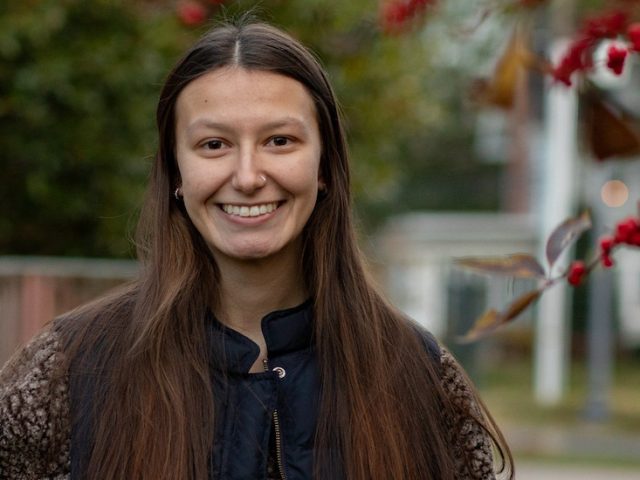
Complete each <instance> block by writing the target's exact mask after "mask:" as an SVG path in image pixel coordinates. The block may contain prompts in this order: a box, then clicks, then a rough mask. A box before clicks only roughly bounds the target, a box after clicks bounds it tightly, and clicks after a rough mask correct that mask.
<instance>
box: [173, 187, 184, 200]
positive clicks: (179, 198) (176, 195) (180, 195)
mask: <svg viewBox="0 0 640 480" xmlns="http://www.w3.org/2000/svg"><path fill="white" fill-rule="evenodd" d="M173 196H174V197H176V200H177V201H178V202H179V201H180V200H182V192H181V191H180V187H178V188H176V191H175V192H173Z"/></svg>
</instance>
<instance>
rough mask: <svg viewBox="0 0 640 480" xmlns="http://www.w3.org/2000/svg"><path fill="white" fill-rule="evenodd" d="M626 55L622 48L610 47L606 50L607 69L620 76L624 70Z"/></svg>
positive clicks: (626, 52) (624, 49) (625, 50)
mask: <svg viewBox="0 0 640 480" xmlns="http://www.w3.org/2000/svg"><path fill="white" fill-rule="evenodd" d="M628 53H629V51H628V50H627V49H626V48H624V47H618V46H617V45H611V46H610V47H609V49H608V50H607V67H609V68H610V69H611V70H612V71H613V73H615V74H616V75H620V74H621V73H622V70H623V69H624V61H625V59H626V58H627V54H628Z"/></svg>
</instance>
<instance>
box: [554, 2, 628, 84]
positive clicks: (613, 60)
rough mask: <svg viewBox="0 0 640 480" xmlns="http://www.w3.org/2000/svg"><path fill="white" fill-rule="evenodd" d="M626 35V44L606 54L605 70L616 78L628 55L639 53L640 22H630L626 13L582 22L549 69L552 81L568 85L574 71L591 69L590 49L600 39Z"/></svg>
mask: <svg viewBox="0 0 640 480" xmlns="http://www.w3.org/2000/svg"><path fill="white" fill-rule="evenodd" d="M625 35H626V37H627V39H628V40H629V43H628V44H627V45H612V46H611V47H609V49H608V51H607V67H608V68H609V69H611V70H612V71H613V72H614V73H615V74H616V75H620V74H621V73H622V71H623V70H624V65H625V60H626V58H627V55H628V54H629V53H630V52H636V53H637V52H640V23H637V22H636V23H629V14H628V13H627V12H625V11H622V10H616V11H613V12H608V13H605V14H603V15H601V16H599V17H594V18H590V19H587V20H585V22H584V23H583V25H582V28H581V29H580V31H579V33H578V36H577V37H576V38H575V39H574V40H573V41H572V42H571V44H570V45H569V48H568V49H567V52H566V53H565V54H564V56H563V57H562V59H561V60H560V62H559V63H558V65H556V66H555V67H554V68H553V69H552V71H551V74H552V76H553V78H554V79H555V80H556V81H558V82H562V83H564V84H565V85H567V86H570V85H571V84H572V81H571V77H572V75H573V74H574V73H575V72H584V71H587V70H589V69H591V68H592V67H593V60H592V55H593V50H594V49H595V47H596V45H597V44H598V43H599V42H600V41H601V40H603V39H607V38H609V39H613V38H618V37H621V36H625Z"/></svg>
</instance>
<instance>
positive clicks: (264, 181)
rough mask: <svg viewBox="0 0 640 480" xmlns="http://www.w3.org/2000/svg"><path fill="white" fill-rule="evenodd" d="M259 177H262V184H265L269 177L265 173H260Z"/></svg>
mask: <svg viewBox="0 0 640 480" xmlns="http://www.w3.org/2000/svg"><path fill="white" fill-rule="evenodd" d="M258 178H259V179H260V186H261V187H262V186H264V185H266V183H267V177H266V176H265V175H264V174H262V173H261V174H260V175H258Z"/></svg>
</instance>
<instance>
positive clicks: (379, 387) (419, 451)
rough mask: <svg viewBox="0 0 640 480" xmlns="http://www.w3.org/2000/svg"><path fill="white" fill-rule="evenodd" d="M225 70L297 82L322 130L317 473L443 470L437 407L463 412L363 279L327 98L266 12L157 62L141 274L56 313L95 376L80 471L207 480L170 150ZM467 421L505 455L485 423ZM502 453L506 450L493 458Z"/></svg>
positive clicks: (204, 395) (198, 340)
mask: <svg viewBox="0 0 640 480" xmlns="http://www.w3.org/2000/svg"><path fill="white" fill-rule="evenodd" d="M225 66H238V67H241V68H245V69H249V70H269V71H272V72H276V73H279V74H282V75H286V76H287V77H291V78H293V79H295V80H297V81H299V82H300V83H301V84H302V85H304V86H305V87H306V89H307V91H308V92H309V94H310V95H311V97H312V98H313V101H314V103H315V107H316V110H317V116H318V123H319V127H320V134H321V139H322V147H323V151H322V158H321V167H320V168H321V174H322V177H323V179H324V181H325V183H326V186H327V188H326V192H325V193H324V194H322V195H320V197H319V199H318V201H317V204H316V206H315V209H314V211H313V213H312V215H311V218H310V219H309V221H308V224H307V225H306V227H305V229H304V231H303V234H302V235H303V258H302V261H303V266H304V274H305V279H306V281H307V282H308V289H309V292H310V293H311V296H312V298H313V302H314V303H313V305H314V314H315V337H314V338H315V344H316V348H317V355H318V362H319V366H320V367H319V368H320V375H321V381H322V403H321V406H320V414H319V424H318V425H317V434H316V452H317V453H316V465H317V471H316V473H317V476H318V478H328V475H329V474H328V473H327V472H326V471H324V470H323V469H324V468H326V467H327V466H329V465H332V464H335V462H340V464H341V465H343V468H344V472H345V476H346V478H349V479H350V480H370V479H372V478H385V479H386V478H389V479H406V480H418V479H420V480H423V479H433V480H435V479H444V480H446V479H454V478H455V468H454V458H453V452H452V448H451V445H450V442H449V440H448V439H449V437H450V432H449V429H450V427H451V426H450V425H449V423H448V422H447V419H450V418H452V417H453V416H454V415H455V414H458V415H459V414H462V415H467V416H469V417H470V418H471V417H476V416H477V415H475V413H474V412H459V411H456V407H455V406H454V405H452V404H451V402H449V401H448V400H447V396H446V394H445V392H444V391H443V389H442V387H441V385H440V375H439V372H438V366H439V365H438V362H435V361H434V359H433V358H432V357H431V356H430V355H428V354H426V352H425V345H424V343H423V341H422V340H421V338H420V336H419V335H417V334H416V330H415V328H414V327H413V326H412V324H411V323H410V322H409V321H408V320H407V319H405V318H404V317H403V316H402V315H401V314H400V313H399V312H397V311H395V310H394V309H393V308H392V307H391V306H390V305H389V304H387V303H386V302H385V300H384V299H383V298H382V296H381V295H380V294H378V293H377V291H376V290H375V288H374V287H373V284H372V282H371V281H370V280H369V279H368V277H367V274H366V271H365V268H364V266H363V261H362V255H361V253H360V252H359V250H358V247H357V242H356V238H355V234H354V228H353V224H352V215H351V196H350V186H349V184H350V179H349V166H348V155H347V148H346V144H345V135H344V132H343V127H342V123H341V120H340V114H339V109H338V105H337V103H336V99H335V96H334V93H333V91H332V88H331V86H330V84H329V81H328V79H327V77H326V74H325V73H324V71H323V69H322V67H321V66H320V64H319V63H318V61H317V60H316V59H315V58H314V56H313V55H312V54H311V53H310V52H309V51H308V50H306V49H305V48H304V47H303V46H302V45H300V43H298V42H297V41H296V40H294V39H292V38H291V37H290V36H288V35H287V34H285V33H283V32H281V31H280V30H278V29H276V28H274V27H271V26H269V25H266V24H262V23H247V22H244V23H240V24H236V25H224V26H220V27H217V28H215V29H213V30H211V31H210V32H209V33H208V34H206V35H205V36H204V37H203V38H202V39H201V40H200V41H199V42H198V43H197V44H195V45H194V46H193V48H191V49H190V50H189V51H188V52H187V53H186V55H185V56H184V57H183V58H182V59H181V60H180V61H179V62H178V64H177V65H176V67H175V68H174V69H173V71H172V72H171V73H170V74H169V76H168V78H167V80H166V83H165V85H164V88H163V89H162V92H161V95H160V101H159V104H158V109H157V124H158V130H159V139H160V143H159V148H158V152H157V155H156V158H155V162H154V165H153V168H152V172H151V178H150V182H149V189H148V194H147V198H146V202H145V204H144V208H143V210H142V213H141V217H140V223H139V230H138V249H139V252H138V253H139V257H140V260H141V263H142V271H141V274H140V278H139V280H138V281H136V282H135V283H134V284H132V285H131V286H129V287H127V288H125V290H124V291H122V292H119V293H117V294H114V295H112V296H110V297H108V298H106V299H103V300H101V301H99V302H97V303H96V304H93V305H91V306H88V307H85V308H83V309H81V310H79V311H77V312H75V313H74V314H70V315H69V316H67V318H64V319H61V320H60V321H59V322H58V323H57V325H58V328H59V329H60V330H61V332H62V333H63V336H64V338H65V339H67V345H68V351H69V357H70V362H71V375H72V378H73V375H75V374H76V373H74V372H87V371H90V372H92V374H95V375H98V376H99V378H100V381H99V382H96V383H97V384H98V385H97V388H96V389H95V391H94V392H93V393H92V395H93V397H92V398H91V404H92V405H93V410H92V411H91V412H81V413H78V412H76V414H75V416H76V417H78V416H82V415H85V414H86V415H91V416H92V418H93V421H94V422H95V425H94V428H93V432H94V435H93V437H94V438H93V446H92V451H91V458H90V461H89V465H88V475H89V477H90V478H99V479H119V478H136V479H153V480H157V479H165V478H166V479H193V480H196V479H197V480H201V479H204V478H207V475H208V472H207V459H208V456H209V452H210V448H211V442H212V438H213V435H212V433H211V432H212V430H213V404H214V398H215V392H213V391H212V390H211V381H210V376H209V375H210V366H209V361H210V358H209V356H208V354H207V344H206V335H205V324H204V322H205V316H206V311H207V309H208V308H210V307H211V306H212V305H216V302H217V298H216V292H217V285H218V280H219V272H218V270H217V268H216V264H215V262H214V260H213V258H212V256H211V254H210V253H209V251H208V249H207V247H206V245H205V244H204V241H203V240H202V238H201V236H200V234H199V233H198V232H197V230H196V229H195V228H194V226H193V225H192V223H191V221H190V220H189V218H188V216H187V214H186V212H185V210H184V208H183V207H182V206H181V204H180V203H179V202H176V201H175V200H174V199H173V196H172V192H173V190H174V189H175V188H176V186H177V185H179V184H180V173H179V170H178V167H177V162H176V158H175V153H174V151H175V148H174V147H175V119H174V117H175V114H174V109H175V104H176V99H177V97H178V95H179V94H180V92H181V91H182V89H183V88H184V87H185V86H186V85H187V84H188V83H189V82H191V81H192V80H194V79H195V78H198V77H199V76H200V75H203V74H204V73H207V72H210V71H212V70H215V69H217V68H221V67H225ZM476 421H478V422H479V423H480V425H482V426H483V428H485V429H486V430H487V431H488V432H490V434H491V436H492V438H493V439H494V441H495V442H496V445H497V446H498V447H499V450H500V452H501V453H502V452H505V453H506V457H507V461H508V462H507V463H510V456H509V453H508V448H507V447H506V445H505V444H504V440H503V439H502V436H501V435H500V433H499V431H498V429H497V427H496V426H495V424H494V423H493V421H492V420H491V418H490V417H489V416H488V414H486V413H485V414H484V415H482V416H481V418H477V419H476ZM503 457H504V456H503Z"/></svg>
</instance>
